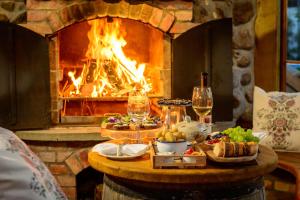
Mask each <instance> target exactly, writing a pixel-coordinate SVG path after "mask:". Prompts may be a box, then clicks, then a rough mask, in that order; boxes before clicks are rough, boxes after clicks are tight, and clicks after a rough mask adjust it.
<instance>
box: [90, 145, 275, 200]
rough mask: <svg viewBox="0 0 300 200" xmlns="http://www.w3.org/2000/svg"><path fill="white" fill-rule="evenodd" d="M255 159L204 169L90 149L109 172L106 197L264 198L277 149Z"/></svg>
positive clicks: (100, 166)
mask: <svg viewBox="0 0 300 200" xmlns="http://www.w3.org/2000/svg"><path fill="white" fill-rule="evenodd" d="M259 151H260V153H259V154H258V156H257V159H256V162H255V163H248V164H243V165H241V164H234V165H232V164H230V165H228V164H227V165H224V164H223V165H220V164H217V163H212V162H208V164H207V167H206V168H204V169H153V168H152V165H151V160H150V156H149V154H146V155H145V156H143V157H142V158H138V159H135V160H130V161H114V160H110V159H107V158H105V157H102V156H100V155H98V154H97V153H95V152H89V155H88V161H89V163H90V165H91V166H92V167H93V168H94V169H96V170H99V171H101V172H103V173H104V174H105V177H104V188H103V199H107V200H108V199H115V198H116V199H183V198H187V199H212V198H214V199H221V198H227V199H233V198H236V197H247V198H246V199H264V189H263V175H265V174H266V173H269V172H271V171H272V170H274V169H275V168H276V166H277V155H276V153H275V152H274V151H273V150H272V149H270V148H268V147H265V146H260V147H259Z"/></svg>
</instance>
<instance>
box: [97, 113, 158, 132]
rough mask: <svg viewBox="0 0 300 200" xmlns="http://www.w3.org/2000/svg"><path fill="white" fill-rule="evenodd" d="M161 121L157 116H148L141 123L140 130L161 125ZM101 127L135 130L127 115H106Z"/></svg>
mask: <svg viewBox="0 0 300 200" xmlns="http://www.w3.org/2000/svg"><path fill="white" fill-rule="evenodd" d="M161 125H162V123H161V121H160V118H159V117H157V116H149V117H147V118H145V119H144V120H143V121H142V123H141V126H140V128H141V130H148V129H156V128H159V127H161ZM101 128H103V129H108V130H135V129H136V127H135V123H134V121H133V120H132V119H131V117H130V116H129V115H115V116H109V117H106V118H105V119H104V120H103V121H102V123H101Z"/></svg>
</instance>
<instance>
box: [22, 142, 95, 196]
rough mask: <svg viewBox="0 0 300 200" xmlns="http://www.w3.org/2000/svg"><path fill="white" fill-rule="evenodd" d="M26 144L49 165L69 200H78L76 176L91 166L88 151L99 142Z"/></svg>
mask: <svg viewBox="0 0 300 200" xmlns="http://www.w3.org/2000/svg"><path fill="white" fill-rule="evenodd" d="M25 142H26V144H27V145H28V146H29V147H30V149H31V150H32V151H33V152H35V153H36V154H37V155H38V156H39V158H40V159H41V160H42V161H43V162H44V163H45V164H46V165H47V167H48V168H49V170H50V171H51V173H52V174H53V175H54V177H55V178H56V180H57V181H58V183H59V184H60V186H61V187H62V189H63V191H64V192H65V193H66V195H67V196H68V198H69V199H70V200H72V199H76V175H77V174H78V173H80V172H81V171H82V170H83V169H85V168H87V167H88V166H89V163H88V157H87V154H88V151H89V149H90V148H91V147H92V146H94V145H95V144H96V143H98V142H96V141H93V142H88V141H86V142H74V141H72V142H47V141H25Z"/></svg>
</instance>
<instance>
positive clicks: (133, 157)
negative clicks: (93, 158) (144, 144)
mask: <svg viewBox="0 0 300 200" xmlns="http://www.w3.org/2000/svg"><path fill="white" fill-rule="evenodd" d="M97 153H98V154H99V155H101V156H104V157H106V158H109V159H111V160H132V159H135V158H138V157H140V156H142V155H144V154H145V153H146V151H145V152H141V153H140V154H136V155H130V156H128V155H122V156H113V155H105V154H101V153H100V152H97Z"/></svg>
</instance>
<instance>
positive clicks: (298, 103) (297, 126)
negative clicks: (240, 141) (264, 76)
mask: <svg viewBox="0 0 300 200" xmlns="http://www.w3.org/2000/svg"><path fill="white" fill-rule="evenodd" d="M253 99H254V103H253V131H265V132H266V137H264V138H263V139H262V140H261V143H262V144H265V145H268V146H271V147H272V148H273V149H274V150H278V151H298V152H300V93H285V92H265V91H264V90H263V89H261V88H259V87H255V88H254V97H253Z"/></svg>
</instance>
